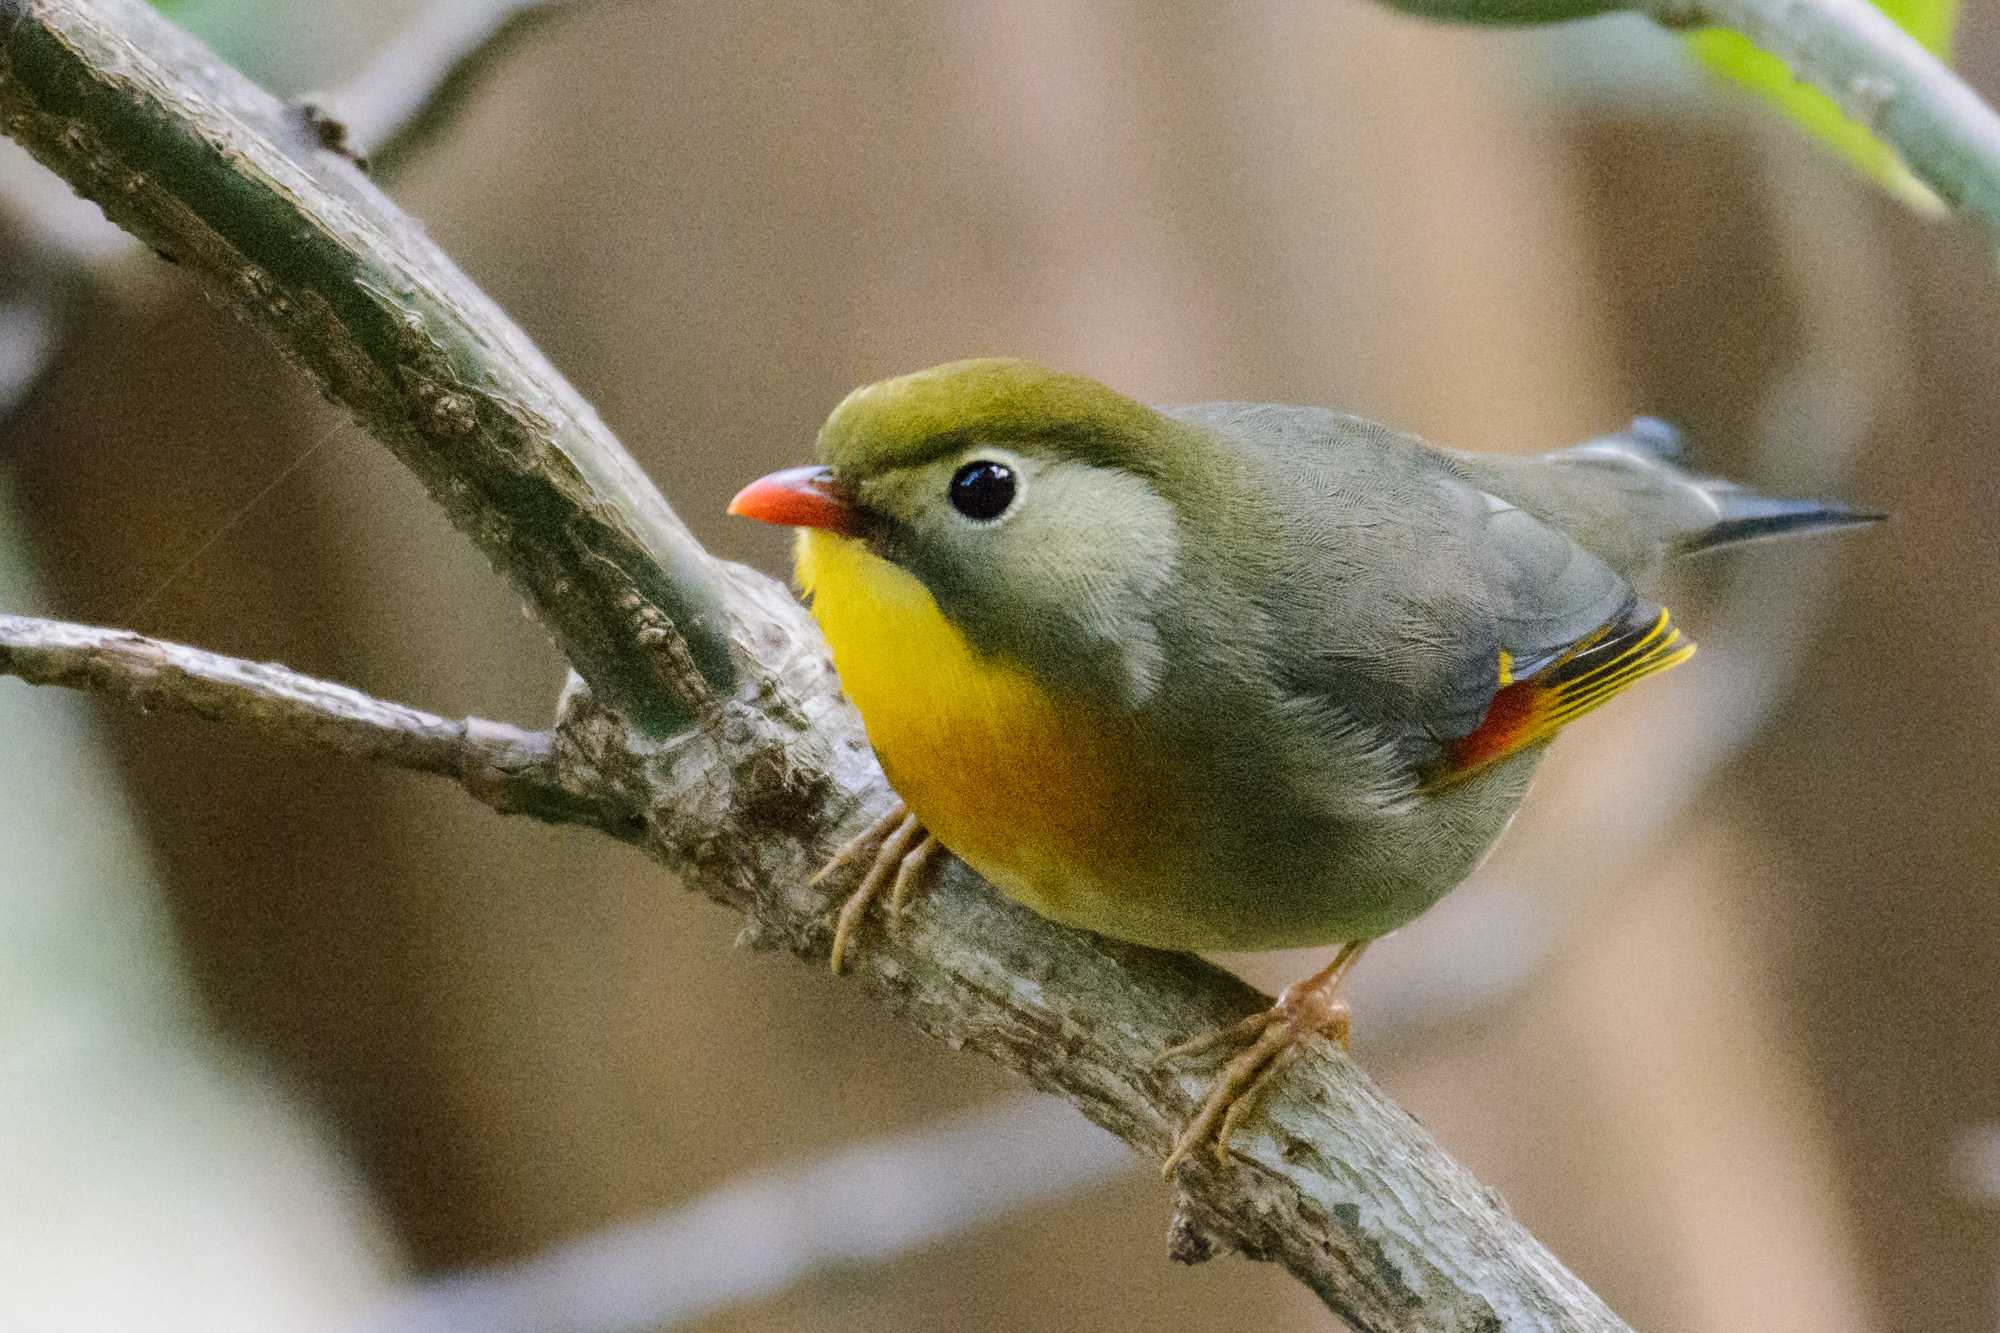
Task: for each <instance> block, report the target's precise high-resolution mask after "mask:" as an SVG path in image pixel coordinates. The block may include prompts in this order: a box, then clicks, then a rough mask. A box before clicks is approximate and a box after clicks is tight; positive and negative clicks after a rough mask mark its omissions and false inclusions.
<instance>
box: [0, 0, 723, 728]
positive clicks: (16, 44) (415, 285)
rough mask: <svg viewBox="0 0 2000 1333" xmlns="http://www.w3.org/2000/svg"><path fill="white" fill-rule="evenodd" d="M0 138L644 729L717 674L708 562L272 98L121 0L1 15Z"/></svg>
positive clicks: (617, 452)
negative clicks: (86, 204)
mask: <svg viewBox="0 0 2000 1333" xmlns="http://www.w3.org/2000/svg"><path fill="white" fill-rule="evenodd" d="M0 126H4V128H5V130H6V132H7V133H8V134H10V135H12V136H13V137H14V138H16V139H18V140H19V141H20V142H21V143H22V144H24V145H25V146H26V147H27V148H28V150H29V151H30V152H32V153H34V154H35V155H36V156H37V157H40V158H41V159H42V160H43V161H44V162H46V163H49V164H51V165H55V166H56V167H57V171H58V174H60V175H63V176H64V177H65V178H66V179H67V180H68V181H69V182H70V184H71V185H72V186H74V187H75V188H76V190H77V191H78V193H80V194H82V195H84V196H85V197H87V198H90V199H92V200H94V201H96V202H97V203H98V204H99V205H101V206H102V207H103V208H104V209H105V212H106V214H107V215H108V216H110V217H111V219H112V220H113V221H115V222H117V223H118V224H119V225H120V226H122V227H124V228H125V229H126V230H128V231H130V232H132V233H133V234H135V235H136V236H138V237H139V239H140V240H142V241H144V242H146V244H148V245H149V246H151V247H152V248H153V249H155V250H158V251H159V252H161V253H162V254H165V255H168V256H171V257H172V258H174V259H176V260H178V261H180V262H181V263H182V264H184V265H185V266H186V268H187V269H188V270H190V271H191V272H193V273H195V274H197V275H199V276H200V277H201V278H203V279H204V280H205V282H206V284H207V290H208V291H209V293H210V294H211V295H213V296H216V297H217V298H219V299H220V300H222V301H223V302H224V303H225V304H228V305H230V306H233V307H234V308H236V309H238V310H240V311H243V312H244V313H246V314H248V315H250V316H251V317H252V318H253V319H255V320H256V321H257V322H259V323H261V324H263V325H264V326H265V327H266V328H268V329H270V330H271V331H272V332H274V333H275V334H276V335H277V338H278V342H279V345H280V346H281V347H282V348H283V349H284V350H285V351H286V352H287V353H288V354H289V355H291V357H292V358H293V359H294V360H296V361H297V362H298V363H299V364H300V365H301V366H302V367H303V368H304V369H305V370H306V371H307V372H308V373H310V374H311V375H312V376H313V378H314V379H315V380H317V381H318V382H319V384H320V387H321V388H322V389H323V390H324V391H325V392H326V393H327V394H328V396H330V397H332V398H334V399H336V400H337V401H339V402H341V403H343V404H345V405H346V406H347V408H348V409H349V410H350V411H352V412H353V413H354V414H355V416H356V417H357V418H358V419H359V420H360V421H361V422H362V424H363V425H365V426H367V427H368V428H369V430H370V431H371V432H373V433H374V435H375V436H376V437H377V438H378V439H380V440H381V441H382V442H383V443H384V444H386V445H388V446H389V448H390V449H391V450H393V451H394V452H395V454H396V456H397V457H398V458H400V459H401V460H402V461H403V462H404V463H405V464H407V465H408V466H409V468H410V469H411V471H413V472H415V473H416V474H417V476H418V478H419V479H421V480H422V481H423V483H424V485H425V486H426V488H427V489H428V490H429V491H430V493H431V496H432V498H433V499H435V500H436V501H437V502H438V503H439V504H440V505H441V506H443V508H444V510H445V512H446V513H447V514H449V515H450V517H451V518H452V520H453V522H455V523H456V524H457V525H458V526H459V527H460V528H461V529H462V530H463V531H465V532H466V533H467V534H468V535H469V536H471V537H472V539H473V540H474V541H475V542H477V543H478V544H479V546H480V547H481V548H482V549H483V550H485V552H486V553H487V555H488V556H489V557H490V558H491V559H493V560H494V561H495V563H496V564H498V565H499V566H500V567H501V568H502V569H504V570H506V571H507V572H508V574H509V575H511V576H512V577H513V579H514V580H515V582H516V583H517V584H518V585H519V586H520V587H521V589H522V591H523V592H524V593H525V594H526V595H527V596H528V598H529V600H530V602H531V603H532V604H533V605H534V606H535V608H536V609H537V610H538V611H539V613H540V615H541V618H542V621H543V623H544V624H545V625H546V626H547V627H548V629H549V631H550V633H551V634H553V635H554V637H555V638H556V640H557V642H558V644H559V645H560V646H561V647H562V649H563V650H564V652H565V653H566V654H567V655H568V656H569V658H570V660H571V662H573V663H574V664H575V665H576V668H577V670H578V671H579V672H581V673H582V674H583V676H584V677H585V678H586V679H588V680H589V681H590V682H591V684H592V686H593V687H594V688H595V689H596V691H597V693H598V696H599V697H600V698H601V699H603V700H604V701H605V702H606V703H607V704H609V705H611V706H613V707H616V708H618V709H619V710H620V711H621V712H622V713H624V714H625V715H626V716H627V717H629V718H631V719H632V720H633V721H635V722H636V723H638V724H639V725H641V726H643V727H645V728H646V729H647V730H649V731H652V732H655V733H665V732H667V731H671V730H672V729H673V728H674V727H675V726H677V725H679V724H682V723H685V722H686V721H687V720H689V719H690V718H692V717H694V716H696V715H697V714H698V713H700V712H701V711H702V709H703V708H704V707H705V706H706V704H707V702H708V700H709V699H710V698H711V697H712V695H713V694H714V692H715V691H717V690H722V689H726V688H728V686H729V685H730V683H731V682H732V681H733V680H734V677H735V668H734V666H733V664H732V663H731V660H730V656H729V646H728V635H727V629H726V622H725V619H724V616H723V611H722V607H721V604H720V601H719V599H718V594H717V584H716V576H715V571H714V567H713V562H712V561H711V560H710V559H709V557H708V555H707V553H706V552H704V551H703V550H702V549H701V548H700V546H699V545H698V544H697V543H696V542H695V541H694V539H693V538H692V537H691V536H689V535H688V532H687V530H686V528H684V527H683V526H682V525H681V523H680V520H679V519H677V518H676V517H675V516H674V514H673V511H672V510H671V509H669V508H668V507H667V504H666V501H665V500H663V499H662V498H661V497H660V494H659V492H658V491H657V490H656V489H655V488H654V487H653V485H652V484H651V483H650V482H649V481H647V480H646V478H645V477H644V475H643V474H641V473H640V472H639V470H638V467H637V465H636V464H634V463H633V462H632V460H631V458H630V456H628V455H627V454H626V453H625V451H624V450H623V449H621V448H620V447H619V446H618V444H617V441H616V440H614V439H613V438H612V436H611V434H610V432H609V431H608V430H606V429H605V427H604V424H603V422H601V421H600V420H599V419H598V417H597V414H596V412H595V411H593V410H592V409H591V407H590V405H589V404H588V403H586V402H584V401H583V399H582V398H581V397H580V396H579V395H578V394H577V392H576V391H575V389H573V388H571V387H570V385H569V384H568V382H567V381H565V380H564V379H563V377H562V376H561V375H560V374H558V373H557V372H556V370H555V368H554V367H552V366H550V365H549V364H548V362H547V360H546V359H545V358H543V356H542V355H541V353H540V352H539V351H537V350H536V349H535V347H534V346H533V344H531V343H530V342H529V341H528V339H527V337H526V335H524V334H523V333H521V331H520V330H519V329H518V328H517V327H515V326H514V324H512V323H511V322H510V321H509V320H508V319H507V317H506V316H505V315H504V314H502V313H501V312H500V311H499V310H498V309H497V308H496V307H495V306H494V305H493V304H492V302H491V301H489V300H488V299H487V298H486V296H485V294H484V293H482V292H481V291H479V289H478V288H476V287H475V286H473V285H472V283H471V282H470V281H469V280H467V278H466V277H465V275H464V274H462V273H460V272H459V271H458V269H457V267H456V266H455V265H453V264H452V263H451V262H450V260H448V259H446V258H445V256H444V255H443V254H442V253H441V252H439V251H438V249H437V248H436V247H435V246H434V245H432V244H431V243H430V241H429V240H428V239H427V238H426V237H425V236H424V235H423V233H422V230H421V229H420V228H418V227H417V226H416V225H415V224H414V223H412V222H411V221H410V219H408V218H407V217H405V216H404V215H403V214H402V213H401V212H399V211H398V210H397V209H396V207H395V206H394V205H393V204H391V203H390V202H389V201H388V199H387V198H386V197H384V196H383V195H382V194H381V192H380V191H378V190H377V189H376V188H375V187H374V186H373V185H372V184H370V183H369V182H368V180H367V178H366V177H364V176H363V175H362V174H361V173H360V172H359V171H358V170H357V169H356V168H355V167H354V165H353V164H352V163H351V162H349V161H347V160H346V159H345V158H343V157H342V156H341V155H340V154H338V153H336V152H333V151H331V150H328V149H326V148H324V147H322V146H321V145H320V144H319V143H318V141H317V139H316V138H315V137H314V136H312V135H311V134H309V133H308V132H307V129H306V127H305V126H304V125H303V124H302V123H301V122H300V121H299V119H298V118H297V117H296V116H295V115H292V114H289V113H288V111H287V109H286V108H285V106H284V105H283V104H281V103H280V102H278V101H277V100H276V99H275V98H273V97H271V96H269V95H268V94H266V93H264V92H262V91H261V90H260V89H258V88H256V87H254V86H253V85H251V84H249V83H248V82H246V81H245V80H244V79H243V78H242V76H241V75H239V74H237V73H236V72H235V71H233V70H231V69H229V68H228V67H227V66H226V65H223V64H222V63H221V62H220V61H218V60H217V59H216V58H215V57H214V56H213V55H212V54H211V53H209V52H208V51H207V50H206V49H205V48H203V47H202V46H201V45H200V44H199V43H197V42H195V41H194V40H193V39H192V38H190V37H188V36H187V35H186V34H184V33H182V32H181V31H180V30H179V29H177V28H175V27H173V26H172V25H171V24H168V23H167V22H166V21H165V20H163V19H161V18H160V17H159V16H158V15H156V14H154V13H153V12H152V11H151V10H150V9H148V8H147V7H146V6H145V5H143V4H140V3H138V0H101V2H99V3H82V2H81V0H79V2H77V3H46V2H45V0H0Z"/></svg>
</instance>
